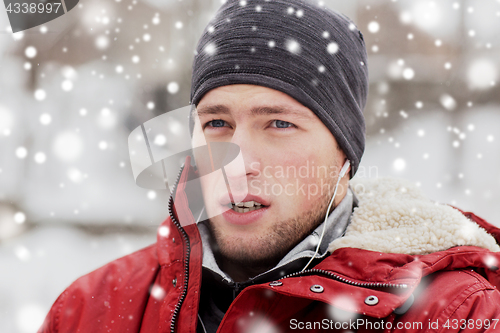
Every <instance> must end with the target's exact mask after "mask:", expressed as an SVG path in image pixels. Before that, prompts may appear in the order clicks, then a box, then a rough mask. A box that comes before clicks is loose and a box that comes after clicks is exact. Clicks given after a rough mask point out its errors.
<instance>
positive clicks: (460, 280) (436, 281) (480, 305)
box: [399, 269, 500, 332]
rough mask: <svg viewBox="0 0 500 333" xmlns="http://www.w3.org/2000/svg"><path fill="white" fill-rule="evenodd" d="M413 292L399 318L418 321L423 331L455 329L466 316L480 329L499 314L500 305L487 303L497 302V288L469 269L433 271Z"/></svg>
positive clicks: (458, 328)
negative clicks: (405, 310) (413, 299)
mask: <svg viewBox="0 0 500 333" xmlns="http://www.w3.org/2000/svg"><path fill="white" fill-rule="evenodd" d="M413 295H414V298H415V301H414V304H413V305H412V306H411V307H410V309H409V311H408V312H407V313H405V314H404V315H402V316H401V317H400V318H399V321H401V322H405V323H421V324H422V328H423V331H425V332H428V331H432V332H434V331H436V332H455V331H456V332H458V331H460V329H461V328H460V326H461V325H462V324H463V323H464V322H465V323H466V324H467V323H468V322H469V320H473V321H474V323H473V325H476V326H477V325H479V326H478V327H477V329H478V331H481V329H486V326H490V325H493V324H494V323H493V320H495V318H499V316H500V309H498V308H497V307H494V306H491V305H492V304H499V303H500V292H499V291H498V290H497V288H496V287H495V286H493V285H492V284H491V283H490V282H489V281H488V280H487V279H486V278H485V277H483V276H482V275H481V274H479V273H478V272H476V271H475V270H472V269H460V270H450V271H438V272H435V273H433V274H431V275H429V276H426V277H425V278H423V279H422V281H421V283H420V284H419V287H417V289H416V290H415V291H414V293H413ZM486 319H487V320H486ZM485 320H486V321H485ZM471 323H472V321H471ZM415 325H416V324H415ZM454 326H456V327H455V328H454ZM497 327H499V328H500V324H498V325H497ZM462 328H463V327H462Z"/></svg>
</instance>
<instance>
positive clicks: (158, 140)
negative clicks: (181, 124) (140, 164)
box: [153, 134, 167, 147]
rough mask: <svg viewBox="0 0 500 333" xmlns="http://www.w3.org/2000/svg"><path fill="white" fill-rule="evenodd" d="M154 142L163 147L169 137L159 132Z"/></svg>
mask: <svg viewBox="0 0 500 333" xmlns="http://www.w3.org/2000/svg"><path fill="white" fill-rule="evenodd" d="M153 142H154V144H155V145H157V146H159V147H162V146H164V145H165V144H166V143H167V137H166V136H165V135H163V134H157V135H156V136H155V138H154V141H153Z"/></svg>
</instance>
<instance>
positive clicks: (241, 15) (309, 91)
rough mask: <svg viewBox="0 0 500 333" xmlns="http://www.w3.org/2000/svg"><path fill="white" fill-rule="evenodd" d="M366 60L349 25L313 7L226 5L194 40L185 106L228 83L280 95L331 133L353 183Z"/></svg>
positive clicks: (301, 2)
mask: <svg viewBox="0 0 500 333" xmlns="http://www.w3.org/2000/svg"><path fill="white" fill-rule="evenodd" d="M366 58H367V55H366V48H365V44H364V40H363V35H362V34H361V32H360V31H359V30H358V29H357V28H356V26H355V25H354V24H353V23H352V22H351V20H350V19H349V18H347V17H346V16H344V15H342V14H340V13H338V12H335V11H333V10H330V9H328V8H326V7H324V6H323V5H321V4H318V2H312V1H308V0H227V2H226V3H224V4H223V5H222V6H221V7H220V8H219V10H218V11H217V13H216V15H215V17H214V18H213V19H212V21H210V23H209V24H208V26H207V27H206V28H205V30H204V31H203V34H202V37H201V38H200V41H199V42H198V45H197V48H196V51H195V58H194V62H193V76H192V82H191V101H190V103H191V104H192V105H197V104H198V102H199V101H200V100H201V98H202V97H203V95H204V94H205V93H207V92H208V91H209V90H211V89H214V88H217V87H220V86H225V85H230V84H255V85H260V86H265V87H268V88H272V89H275V90H279V91H281V92H284V93H286V94H288V95H290V96H291V97H293V98H295V99H296V100H297V101H299V102H300V103H302V104H303V105H304V106H306V107H308V108H309V109H311V110H312V111H313V112H314V113H315V114H316V115H317V116H318V117H319V119H321V121H322V122H323V123H324V124H325V125H326V126H327V128H328V129H329V130H330V131H331V132H332V133H333V136H334V137H335V139H336V140H337V142H338V144H339V146H340V148H341V149H342V150H343V151H344V153H345V154H346V156H347V158H348V159H349V160H350V161H351V177H352V176H354V174H355V173H356V170H357V169H358V166H359V162H360V160H361V156H362V155H363V151H364V147H365V121H364V117H363V109H364V107H365V104H366V98H367V94H368V68H367V60H366ZM191 126H192V124H191ZM332 149H336V148H335V147H332Z"/></svg>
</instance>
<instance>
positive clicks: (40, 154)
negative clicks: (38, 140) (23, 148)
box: [33, 152, 47, 164]
mask: <svg viewBox="0 0 500 333" xmlns="http://www.w3.org/2000/svg"><path fill="white" fill-rule="evenodd" d="M33 159H34V160H35V162H36V163H38V164H43V163H45V161H46V160H47V156H46V155H45V154H44V153H43V152H38V153H36V154H35V156H33Z"/></svg>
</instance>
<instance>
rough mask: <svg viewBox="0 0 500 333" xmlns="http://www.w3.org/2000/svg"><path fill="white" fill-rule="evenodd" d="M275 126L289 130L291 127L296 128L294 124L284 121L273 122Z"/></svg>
mask: <svg viewBox="0 0 500 333" xmlns="http://www.w3.org/2000/svg"><path fill="white" fill-rule="evenodd" d="M272 123H273V126H272V127H276V128H289V127H294V126H295V125H294V124H292V123H289V122H288V121H284V120H273V122H272Z"/></svg>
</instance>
